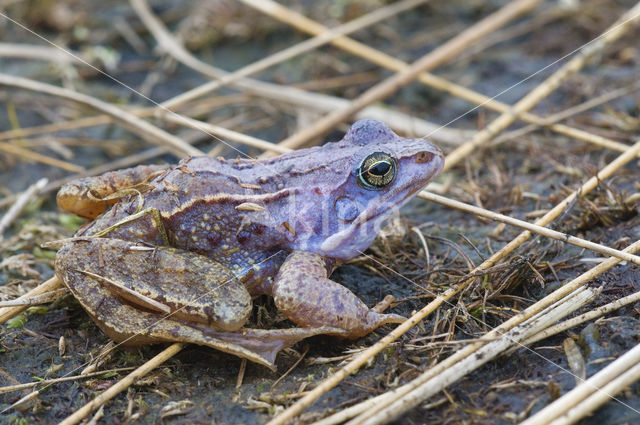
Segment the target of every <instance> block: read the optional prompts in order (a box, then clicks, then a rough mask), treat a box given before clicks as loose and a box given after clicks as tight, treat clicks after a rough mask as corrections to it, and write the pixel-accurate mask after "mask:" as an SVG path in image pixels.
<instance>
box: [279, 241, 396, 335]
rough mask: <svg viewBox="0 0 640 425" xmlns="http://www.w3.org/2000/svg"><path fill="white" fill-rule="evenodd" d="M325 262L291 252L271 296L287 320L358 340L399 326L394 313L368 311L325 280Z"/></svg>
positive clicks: (353, 296)
mask: <svg viewBox="0 0 640 425" xmlns="http://www.w3.org/2000/svg"><path fill="white" fill-rule="evenodd" d="M327 275H328V269H327V262H326V261H325V260H324V258H323V257H322V256H321V255H319V254H315V253H313V252H308V251H293V252H292V253H291V254H289V256H288V257H287V259H286V260H285V262H284V264H283V265H282V267H281V268H280V271H279V273H278V275H277V276H276V279H275V281H274V283H273V297H274V300H275V303H276V306H277V307H278V310H280V311H282V312H283V313H284V314H285V315H286V316H287V317H288V318H289V319H290V320H292V321H293V322H295V323H297V324H298V325H300V326H304V327H320V326H331V327H335V328H340V329H344V330H345V331H346V332H347V335H348V337H350V338H358V337H361V336H364V335H366V334H368V333H369V332H371V331H373V330H374V329H376V328H377V327H379V326H382V325H384V324H386V323H402V322H404V321H405V320H406V319H405V318H404V317H402V316H399V315H397V314H381V313H380V312H378V311H377V310H378V309H377V308H376V307H374V308H372V309H370V308H369V307H367V306H366V305H365V304H364V303H363V302H362V300H360V299H359V298H358V297H357V296H356V295H355V294H354V293H353V292H351V291H349V290H348V289H347V288H345V287H344V286H342V285H340V284H339V283H337V282H334V281H332V280H330V279H328V278H327Z"/></svg>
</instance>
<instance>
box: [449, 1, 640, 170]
mask: <svg viewBox="0 0 640 425" xmlns="http://www.w3.org/2000/svg"><path fill="white" fill-rule="evenodd" d="M639 15H640V4H639V5H636V6H634V7H633V8H631V9H630V10H629V11H628V12H627V13H625V14H624V15H623V16H622V17H621V18H620V19H618V20H617V21H616V22H615V23H614V24H613V25H612V26H611V27H609V29H608V30H607V31H605V32H604V33H603V34H602V35H601V36H600V37H598V38H597V39H596V40H594V41H593V42H591V43H589V44H587V45H586V46H584V47H582V48H581V49H580V50H579V51H578V52H577V54H576V55H575V56H574V57H573V58H571V60H569V62H567V63H566V64H564V65H563V66H562V67H561V68H560V69H559V70H558V71H556V72H554V73H553V74H552V75H551V76H549V77H548V78H547V79H546V80H544V81H543V82H542V84H540V85H539V86H537V87H536V88H535V89H534V90H532V91H531V92H529V93H528V94H527V95H526V96H525V97H523V98H522V99H520V100H519V101H518V102H517V103H516V104H515V105H513V108H512V109H511V110H509V111H507V112H505V113H503V114H502V115H500V116H499V117H498V118H496V119H495V120H493V121H492V122H491V123H490V124H489V125H488V126H487V127H486V128H485V129H484V130H483V131H481V132H479V133H478V134H477V135H476V136H475V137H474V138H473V139H472V140H470V141H469V142H467V143H465V144H463V145H461V146H460V147H458V148H456V149H455V150H454V151H453V152H451V153H450V154H449V155H448V156H447V159H446V161H445V165H444V171H446V170H448V169H450V168H451V167H453V166H454V165H456V164H458V163H459V162H460V161H462V160H463V159H464V158H466V157H467V155H469V154H470V153H472V152H473V151H474V150H475V149H477V148H478V147H479V146H481V145H483V144H485V143H487V142H488V141H489V140H491V139H492V138H493V137H495V136H496V135H497V134H498V133H500V132H501V131H503V130H504V129H505V128H507V127H508V126H509V125H511V124H512V123H513V122H514V121H515V120H516V119H517V117H518V115H520V114H522V113H523V112H526V111H528V110H529V109H531V108H533V107H534V106H535V105H536V104H538V103H539V102H540V101H541V100H542V99H544V98H545V97H547V96H548V95H550V94H551V93H552V92H553V91H554V90H556V89H557V88H558V87H559V86H560V84H562V83H563V82H564V81H566V80H567V78H569V77H571V76H572V75H574V74H575V73H576V72H578V71H579V70H580V69H582V67H584V65H585V64H586V63H587V61H588V60H589V59H590V58H592V57H594V56H595V55H596V54H598V53H599V52H601V51H602V50H603V49H604V48H605V47H607V46H608V45H609V44H611V43H613V42H614V41H616V40H617V39H619V38H620V37H622V36H623V35H624V34H625V33H626V32H627V31H628V30H629V29H631V28H632V27H633V25H634V24H635V22H636V20H637V19H638V17H639Z"/></svg>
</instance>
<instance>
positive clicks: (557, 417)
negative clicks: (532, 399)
mask: <svg viewBox="0 0 640 425" xmlns="http://www.w3.org/2000/svg"><path fill="white" fill-rule="evenodd" d="M616 378H617V379H616ZM639 378H640V345H636V346H635V347H634V348H632V349H631V350H629V351H627V352H626V353H625V354H623V355H622V356H620V357H619V358H618V359H617V360H615V361H614V362H612V363H611V364H610V365H608V366H607V367H605V368H604V369H602V370H601V371H600V372H598V373H596V374H595V375H593V376H592V377H591V378H589V379H587V380H586V381H584V382H583V383H582V384H580V385H578V386H577V387H575V388H574V389H573V390H571V391H569V392H568V393H567V394H565V395H563V396H562V397H560V398H559V399H557V400H556V401H554V402H553V403H551V404H550V405H548V406H547V407H545V408H544V409H542V410H541V411H539V412H538V413H536V414H535V415H534V416H532V417H530V418H529V419H527V420H526V421H524V422H521V425H542V424H549V423H552V424H554V425H560V424H571V423H574V422H576V421H577V420H579V419H580V418H582V417H584V416H586V415H587V414H589V413H590V412H592V411H593V410H595V409H596V408H598V406H600V405H602V404H603V403H604V402H605V401H608V400H610V399H611V398H612V397H613V396H615V395H616V394H617V393H619V392H620V391H622V390H623V389H624V388H626V387H627V386H629V385H630V384H631V383H632V382H634V381H636V380H637V379H639ZM636 413H638V412H637V411H636Z"/></svg>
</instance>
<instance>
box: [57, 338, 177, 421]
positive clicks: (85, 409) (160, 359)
mask: <svg viewBox="0 0 640 425" xmlns="http://www.w3.org/2000/svg"><path fill="white" fill-rule="evenodd" d="M183 347H184V345H183V344H177V343H176V344H171V345H170V346H169V347H167V348H166V349H164V350H163V351H162V352H160V353H159V354H158V355H156V356H155V357H153V358H152V359H150V360H149V361H147V362H146V363H145V364H143V365H142V366H140V367H138V368H137V369H136V370H134V371H133V372H131V373H130V374H128V375H127V376H125V377H124V378H122V379H121V380H120V381H118V382H117V383H116V384H114V385H113V386H111V387H109V389H108V390H106V391H104V392H103V393H102V394H100V395H99V396H97V397H96V398H94V399H93V400H91V401H90V402H89V403H87V404H85V405H84V406H82V407H81V408H80V409H78V410H76V411H75V412H74V413H73V414H72V415H70V416H68V417H67V418H66V419H65V420H63V421H62V422H60V423H59V425H73V424H77V423H78V422H80V421H81V420H82V419H83V418H84V417H85V416H87V415H88V414H90V413H91V412H92V411H94V410H95V409H97V408H98V407H100V406H102V405H103V404H104V403H106V402H107V401H109V400H111V399H112V398H113V397H115V396H116V395H118V394H119V393H120V392H122V391H124V390H126V389H127V388H128V387H129V386H131V385H132V384H133V383H135V382H136V381H137V380H138V379H140V378H141V377H143V376H144V375H146V374H147V373H149V372H150V371H152V370H153V369H155V368H157V367H158V366H159V365H161V364H162V363H164V362H166V361H167V360H169V359H170V358H171V357H173V356H174V355H176V354H177V353H179V352H180V350H182V348H183Z"/></svg>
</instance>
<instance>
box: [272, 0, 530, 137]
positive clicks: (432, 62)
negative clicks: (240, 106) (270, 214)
mask: <svg viewBox="0 0 640 425" xmlns="http://www.w3.org/2000/svg"><path fill="white" fill-rule="evenodd" d="M538 3H539V0H516V1H512V2H509V3H507V4H506V5H505V6H503V7H502V8H500V9H499V10H498V11H497V12H494V13H492V14H491V15H489V16H487V17H486V18H484V19H482V20H481V21H479V22H477V23H476V24H474V25H472V26H471V27H469V28H467V29H466V30H465V31H463V32H462V33H460V34H459V35H457V36H456V37H454V38H452V39H451V40H449V41H447V42H446V43H444V44H442V45H441V46H439V47H437V48H436V49H435V50H433V51H432V52H430V53H428V54H426V55H425V56H423V57H422V58H420V59H418V60H417V61H415V62H414V63H413V64H411V65H410V66H409V67H407V68H405V69H403V70H401V71H398V72H397V73H396V74H394V75H393V76H391V77H389V78H387V79H386V80H384V81H382V82H380V83H378V84H376V85H375V86H373V87H372V88H370V89H368V90H367V91H365V92H364V93H362V94H361V95H360V96H358V97H357V98H356V99H354V100H352V101H351V102H350V103H349V105H348V106H346V107H344V108H341V109H338V110H336V111H333V112H331V113H329V114H328V115H326V116H325V117H323V118H321V119H320V120H318V121H316V122H315V123H314V124H313V125H311V126H309V127H306V128H305V129H303V130H302V131H299V132H298V133H296V134H294V135H292V136H290V137H288V138H287V139H285V140H283V141H282V142H281V145H282V146H286V147H288V148H298V147H301V146H304V145H305V144H306V143H308V142H309V141H310V140H311V139H314V138H316V137H320V136H323V135H324V134H325V133H326V132H328V131H329V130H331V129H332V128H333V127H334V126H336V125H337V124H339V123H341V122H343V121H345V120H346V119H348V118H349V117H351V116H352V115H354V114H355V113H356V112H358V111H360V110H361V109H363V108H365V107H366V106H368V105H370V104H372V103H374V102H377V101H379V100H382V99H384V98H386V97H388V96H390V95H391V94H393V93H395V92H396V91H397V90H399V89H400V88H401V87H403V86H405V85H407V84H409V83H410V82H412V81H413V80H415V79H416V77H417V76H418V74H420V73H421V72H423V71H426V70H431V69H434V68H436V67H437V66H439V65H442V64H443V63H446V62H447V61H449V60H450V59H451V58H453V57H455V56H456V55H457V54H458V53H460V52H461V51H463V50H464V49H466V48H468V47H469V46H470V45H472V44H473V43H474V42H475V41H477V40H478V39H480V38H482V37H484V36H485V35H487V34H489V33H491V32H492V31H495V29H496V28H499V27H501V26H503V25H505V24H506V23H508V22H510V21H511V20H513V19H515V18H517V17H518V16H520V15H522V14H523V13H525V12H527V11H528V10H530V9H531V8H533V7H534V6H536V5H537V4H538Z"/></svg>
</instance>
